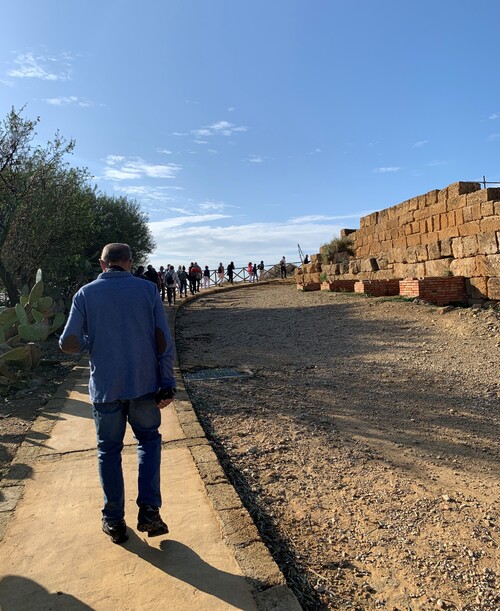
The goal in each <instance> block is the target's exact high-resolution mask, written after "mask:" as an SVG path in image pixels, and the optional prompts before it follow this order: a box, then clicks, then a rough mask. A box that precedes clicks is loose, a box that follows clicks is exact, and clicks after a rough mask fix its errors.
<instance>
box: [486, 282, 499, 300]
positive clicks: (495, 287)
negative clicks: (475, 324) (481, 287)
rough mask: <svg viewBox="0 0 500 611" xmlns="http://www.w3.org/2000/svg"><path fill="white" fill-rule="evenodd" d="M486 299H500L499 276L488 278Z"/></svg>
mask: <svg viewBox="0 0 500 611" xmlns="http://www.w3.org/2000/svg"><path fill="white" fill-rule="evenodd" d="M488 299H495V300H500V277H498V278H490V279H489V280H488Z"/></svg>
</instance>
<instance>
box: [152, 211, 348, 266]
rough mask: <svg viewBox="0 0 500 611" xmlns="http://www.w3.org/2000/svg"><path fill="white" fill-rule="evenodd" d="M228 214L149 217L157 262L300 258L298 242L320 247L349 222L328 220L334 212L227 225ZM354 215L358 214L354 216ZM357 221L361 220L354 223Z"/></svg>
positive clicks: (307, 248)
mask: <svg viewBox="0 0 500 611" xmlns="http://www.w3.org/2000/svg"><path fill="white" fill-rule="evenodd" d="M218 217H219V218H220V219H224V218H226V219H227V218H229V217H227V216H225V215H216V214H214V215H209V214H207V215H199V216H198V217H196V223H194V222H193V219H190V218H189V217H181V219H179V220H176V219H169V220H168V221H158V222H155V223H150V227H151V230H152V233H153V236H154V238H155V240H156V243H157V249H156V251H155V253H154V254H153V256H152V257H151V262H152V263H153V265H158V266H159V265H165V263H167V262H168V263H171V264H172V265H175V266H177V265H188V264H189V262H190V261H198V262H199V263H200V264H203V265H208V266H209V267H210V268H211V269H214V268H215V267H216V266H217V265H218V263H219V261H223V262H224V263H225V264H227V263H228V262H229V261H234V262H235V264H236V266H237V267H243V266H246V265H247V263H248V261H260V260H261V259H262V260H264V263H265V264H266V265H271V264H274V263H277V262H278V261H279V259H280V258H281V256H282V255H285V256H286V257H287V260H288V261H290V262H292V261H298V260H299V255H298V250H297V244H300V245H301V248H302V250H303V251H304V252H305V253H308V254H314V253H316V252H318V250H319V247H320V246H321V244H324V243H325V242H328V241H330V240H331V239H332V238H333V237H334V236H335V235H338V234H339V233H340V229H341V228H342V227H345V226H346V224H345V223H335V222H331V223H328V222H325V219H326V218H330V217H317V218H318V220H315V217H305V216H304V217H302V219H290V220H285V221H284V222H279V221H276V222H268V223H265V222H260V223H248V224H243V225H235V224H232V225H227V224H226V225H222V224H220V223H218V222H217V220H219V219H218ZM350 218H352V219H354V218H357V219H359V217H355V216H352V217H350ZM353 224H354V225H355V226H357V223H350V225H351V226H352V225H353Z"/></svg>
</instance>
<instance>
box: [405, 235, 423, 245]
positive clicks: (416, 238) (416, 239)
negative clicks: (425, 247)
mask: <svg viewBox="0 0 500 611" xmlns="http://www.w3.org/2000/svg"><path fill="white" fill-rule="evenodd" d="M406 241H407V244H408V246H418V245H419V244H421V243H422V239H421V237H420V234H419V233H414V234H413V235H409V236H407V238H406Z"/></svg>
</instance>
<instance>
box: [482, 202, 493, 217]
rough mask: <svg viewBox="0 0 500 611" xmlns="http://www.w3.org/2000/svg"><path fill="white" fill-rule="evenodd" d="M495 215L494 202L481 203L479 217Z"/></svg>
mask: <svg viewBox="0 0 500 611" xmlns="http://www.w3.org/2000/svg"><path fill="white" fill-rule="evenodd" d="M494 214H495V202H483V203H482V204H481V216H482V217H485V216H493V215H494Z"/></svg>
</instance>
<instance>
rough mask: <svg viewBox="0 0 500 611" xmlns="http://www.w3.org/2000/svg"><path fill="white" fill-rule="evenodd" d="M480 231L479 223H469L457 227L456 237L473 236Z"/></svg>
mask: <svg viewBox="0 0 500 611" xmlns="http://www.w3.org/2000/svg"><path fill="white" fill-rule="evenodd" d="M480 231H481V229H480V226H479V221H471V222H470V223H465V224H463V225H459V226H458V235H460V236H466V235H474V234H477V233H479V232H480Z"/></svg>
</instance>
